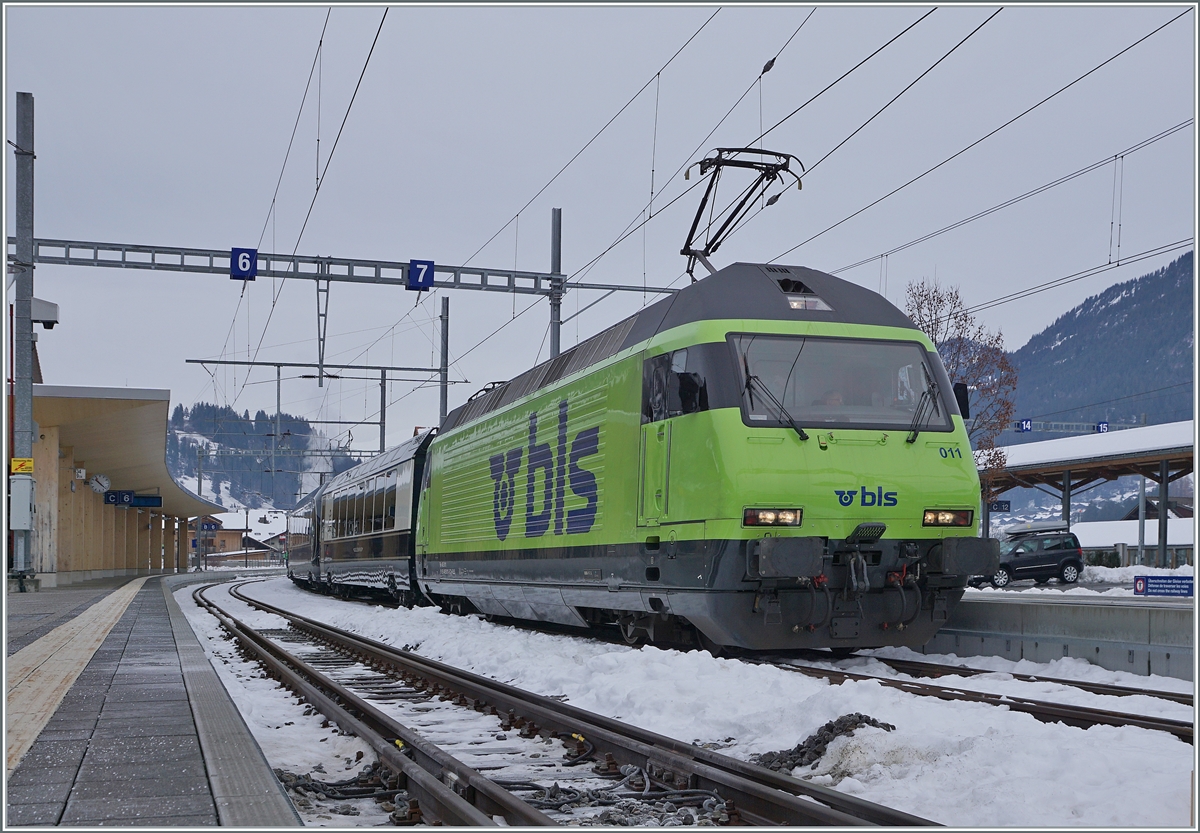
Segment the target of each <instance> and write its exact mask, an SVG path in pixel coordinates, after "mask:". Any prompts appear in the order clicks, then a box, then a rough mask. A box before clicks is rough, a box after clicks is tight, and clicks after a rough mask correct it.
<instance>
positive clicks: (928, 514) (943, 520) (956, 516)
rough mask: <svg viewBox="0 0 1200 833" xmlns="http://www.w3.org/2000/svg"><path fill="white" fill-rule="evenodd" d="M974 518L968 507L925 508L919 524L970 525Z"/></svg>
mask: <svg viewBox="0 0 1200 833" xmlns="http://www.w3.org/2000/svg"><path fill="white" fill-rule="evenodd" d="M974 519H975V513H974V512H973V511H972V510H970V509H926V510H925V518H924V520H923V521H921V526H970V525H971V522H972V521H973V520H974Z"/></svg>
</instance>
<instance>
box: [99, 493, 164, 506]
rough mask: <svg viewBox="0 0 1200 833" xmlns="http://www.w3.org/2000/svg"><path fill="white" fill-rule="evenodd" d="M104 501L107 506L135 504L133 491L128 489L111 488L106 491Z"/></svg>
mask: <svg viewBox="0 0 1200 833" xmlns="http://www.w3.org/2000/svg"><path fill="white" fill-rule="evenodd" d="M104 503H105V504H106V505H107V506H130V505H132V504H133V492H132V491H131V490H128V489H109V490H108V491H107V492H105V493H104ZM160 505H161V504H160Z"/></svg>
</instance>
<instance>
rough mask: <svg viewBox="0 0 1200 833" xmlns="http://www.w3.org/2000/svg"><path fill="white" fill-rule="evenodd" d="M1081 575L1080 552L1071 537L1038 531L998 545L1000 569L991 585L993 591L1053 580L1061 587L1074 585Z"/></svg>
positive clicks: (1053, 532)
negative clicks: (1025, 582)
mask: <svg viewBox="0 0 1200 833" xmlns="http://www.w3.org/2000/svg"><path fill="white" fill-rule="evenodd" d="M1082 572H1083V549H1082V548H1081V547H1080V546H1079V539H1078V538H1076V537H1075V535H1074V534H1073V533H1070V532H1067V531H1066V530H1037V531H1030V532H1025V533H1021V532H1018V533H1016V534H1015V535H1013V536H1012V537H1010V538H1009V540H1007V541H1005V542H1003V543H1001V544H1000V567H999V569H997V570H996V572H995V573H994V574H993V575H992V576H991V579H990V581H991V583H992V586H994V587H1004V586H1006V585H1008V584H1009V583H1011V582H1014V581H1021V580H1022V579H1033V580H1035V581H1036V582H1037V583H1038V584H1045V583H1046V582H1048V581H1049V580H1050V579H1052V578H1056V579H1058V580H1059V581H1060V582H1061V583H1063V584H1074V583H1075V582H1076V581H1078V580H1079V574H1080V573H1082ZM984 580H985V581H986V580H987V579H984Z"/></svg>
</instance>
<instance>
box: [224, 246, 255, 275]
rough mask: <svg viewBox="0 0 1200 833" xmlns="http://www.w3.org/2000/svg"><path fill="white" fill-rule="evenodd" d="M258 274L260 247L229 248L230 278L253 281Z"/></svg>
mask: <svg viewBox="0 0 1200 833" xmlns="http://www.w3.org/2000/svg"><path fill="white" fill-rule="evenodd" d="M257 276H258V249H230V250H229V279H230V280H234V281H252V280H254V279H255V278H256V277H257Z"/></svg>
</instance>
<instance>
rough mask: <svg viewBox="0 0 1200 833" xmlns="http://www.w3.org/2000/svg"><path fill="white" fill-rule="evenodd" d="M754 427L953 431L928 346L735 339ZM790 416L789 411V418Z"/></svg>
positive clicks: (747, 415) (748, 413) (812, 339)
mask: <svg viewBox="0 0 1200 833" xmlns="http://www.w3.org/2000/svg"><path fill="white" fill-rule="evenodd" d="M730 341H731V342H732V344H733V348H734V351H735V352H736V356H737V370H738V374H739V376H740V377H741V390H742V410H743V414H744V415H745V418H746V421H747V423H748V424H750V425H770V426H777V425H787V424H788V417H789V416H790V417H791V419H792V420H795V422H796V424H797V425H800V426H808V427H813V426H836V425H840V426H847V427H856V428H882V429H895V430H906V429H908V428H909V427H910V426H911V425H912V422H913V419H914V415H915V414H916V413H917V411H918V410H919V411H921V412H922V414H921V425H920V426H919V427H920V429H921V430H922V431H949V430H951V428H952V423H951V421H950V411H949V409H948V408H947V406H946V399H945V397H946V396H947V395H948V394H949V391H944V390H939V389H938V387H937V385H936V384H935V380H936V379H937V375H936V374H935V371H934V368H933V367H932V366H931V365H930V364H929V362H928V361H927V354H926V352H925V349H924V348H923V347H922V346H921V345H920V344H918V343H916V342H911V341H868V340H865V339H849V338H815V337H801V336H779V335H753V334H741V335H731V336H730ZM785 412H786V413H785Z"/></svg>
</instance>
